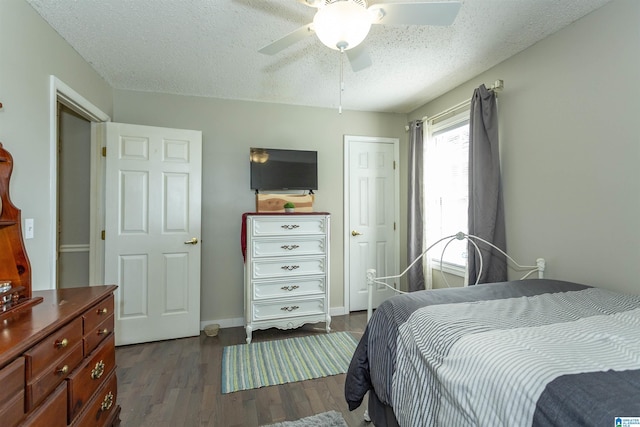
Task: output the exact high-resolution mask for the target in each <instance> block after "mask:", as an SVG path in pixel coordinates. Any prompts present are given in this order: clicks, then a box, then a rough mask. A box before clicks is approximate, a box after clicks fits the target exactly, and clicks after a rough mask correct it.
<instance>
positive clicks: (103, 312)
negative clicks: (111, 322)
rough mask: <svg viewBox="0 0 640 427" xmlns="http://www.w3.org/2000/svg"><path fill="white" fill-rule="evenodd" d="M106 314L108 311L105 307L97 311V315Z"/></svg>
mask: <svg viewBox="0 0 640 427" xmlns="http://www.w3.org/2000/svg"><path fill="white" fill-rule="evenodd" d="M107 313H109V309H108V308H107V307H104V308H99V309H98V315H101V314H107Z"/></svg>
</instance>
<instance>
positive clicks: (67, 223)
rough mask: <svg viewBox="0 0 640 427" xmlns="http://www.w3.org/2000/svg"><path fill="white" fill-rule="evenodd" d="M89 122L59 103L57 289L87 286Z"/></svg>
mask: <svg viewBox="0 0 640 427" xmlns="http://www.w3.org/2000/svg"><path fill="white" fill-rule="evenodd" d="M90 178H91V122H90V121H89V120H87V119H85V118H84V117H82V116H81V115H80V114H78V113H76V112H75V111H73V110H72V109H70V108H69V107H66V106H65V105H62V104H61V103H59V102H58V177H57V194H58V197H57V212H58V221H57V251H58V254H57V266H56V267H57V268H56V272H57V277H56V285H57V288H60V289H64V288H73V287H79V286H87V285H89V284H90V282H91V281H90V277H89V262H90V256H89V255H90V246H89V237H90V235H89V233H90V200H91V187H90V182H91V179H90Z"/></svg>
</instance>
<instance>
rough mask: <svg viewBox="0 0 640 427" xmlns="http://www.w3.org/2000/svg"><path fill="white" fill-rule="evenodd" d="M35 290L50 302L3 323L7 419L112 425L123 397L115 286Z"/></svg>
mask: <svg viewBox="0 0 640 427" xmlns="http://www.w3.org/2000/svg"><path fill="white" fill-rule="evenodd" d="M115 289H116V287H115V286H92V287H85V288H73V289H60V290H52V291H41V292H34V293H33V294H34V296H40V297H42V298H43V300H42V302H41V303H39V304H37V305H35V306H33V307H31V308H28V309H26V310H22V311H19V312H18V313H15V314H14V315H12V316H11V317H9V318H7V319H5V320H4V321H3V323H4V325H0V384H4V387H2V388H1V389H0V420H2V425H3V426H7V427H9V426H17V425H25V426H27V425H28V426H48V427H53V426H67V425H71V426H111V425H117V424H118V422H119V413H120V407H119V406H118V405H117V404H116V398H117V381H116V373H115V368H116V364H115V345H114V335H113V324H114V323H113V291H114V290H115Z"/></svg>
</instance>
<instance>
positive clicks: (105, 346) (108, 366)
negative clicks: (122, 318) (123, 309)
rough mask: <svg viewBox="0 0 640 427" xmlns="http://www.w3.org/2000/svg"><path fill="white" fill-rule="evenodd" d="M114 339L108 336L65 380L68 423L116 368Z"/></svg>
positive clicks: (112, 336)
mask: <svg viewBox="0 0 640 427" xmlns="http://www.w3.org/2000/svg"><path fill="white" fill-rule="evenodd" d="M114 346H115V337H114V335H113V334H111V335H110V336H109V338H108V339H107V340H105V341H104V342H103V343H102V344H101V345H100V346H99V347H98V348H97V349H96V351H95V352H94V355H93V356H92V357H91V358H89V359H87V360H86V361H85V362H84V363H83V364H82V365H81V366H80V367H79V368H78V369H76V370H75V371H74V372H73V374H71V375H70V376H69V378H68V379H67V382H68V385H69V421H71V420H73V418H75V416H76V415H77V414H78V413H80V411H81V410H82V408H83V407H84V405H85V404H86V403H87V402H88V401H89V399H90V398H91V396H92V395H93V394H94V393H95V391H96V390H97V389H98V388H99V387H100V386H101V385H102V383H103V381H104V379H105V378H107V377H108V376H109V374H111V372H112V371H113V370H114V369H115V367H116V351H115V347H114Z"/></svg>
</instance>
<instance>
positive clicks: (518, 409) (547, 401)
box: [345, 278, 640, 427]
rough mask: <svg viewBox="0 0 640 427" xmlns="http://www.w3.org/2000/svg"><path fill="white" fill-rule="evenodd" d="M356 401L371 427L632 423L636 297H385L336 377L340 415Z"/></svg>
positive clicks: (639, 325)
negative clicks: (341, 393) (340, 386)
mask: <svg viewBox="0 0 640 427" xmlns="http://www.w3.org/2000/svg"><path fill="white" fill-rule="evenodd" d="M367 394H368V414H369V417H371V419H372V421H373V423H374V425H375V426H376V427H384V426H397V425H400V426H403V427H404V426H411V427H414V426H421V425H424V426H439V425H455V426H502V425H504V426H507V425H509V426H527V425H533V426H551V425H558V426H560V425H562V426H565V427H566V426H607V425H611V426H614V425H617V424H616V423H614V420H616V419H617V418H619V419H620V420H625V422H627V421H629V420H631V421H633V419H632V418H629V417H638V418H640V296H638V295H625V294H620V293H616V292H612V291H607V290H604V289H598V288H593V287H589V286H586V285H582V284H578V283H571V282H565V281H559V280H550V279H544V278H542V279H540V278H539V279H526V280H518V281H510V282H503V283H491V284H481V285H477V286H470V287H465V288H450V289H438V290H429V291H420V292H413V293H410V294H404V295H398V296H395V297H393V298H390V299H388V300H387V301H385V302H383V303H382V304H381V305H380V306H379V307H378V308H377V309H376V311H375V313H373V316H372V317H371V319H370V321H369V323H368V324H367V327H366V329H365V332H364V335H363V337H362V339H361V340H360V342H359V344H358V346H357V349H356V351H355V354H354V356H353V359H352V361H351V364H350V366H349V370H348V372H347V377H346V382H345V398H346V400H347V403H348V405H349V408H350V409H351V410H353V409H355V408H357V407H359V406H360V405H361V404H362V403H363V401H364V399H365V398H366V397H367ZM625 417H626V418H625ZM639 422H640V421H639ZM627 425H633V424H627Z"/></svg>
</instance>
